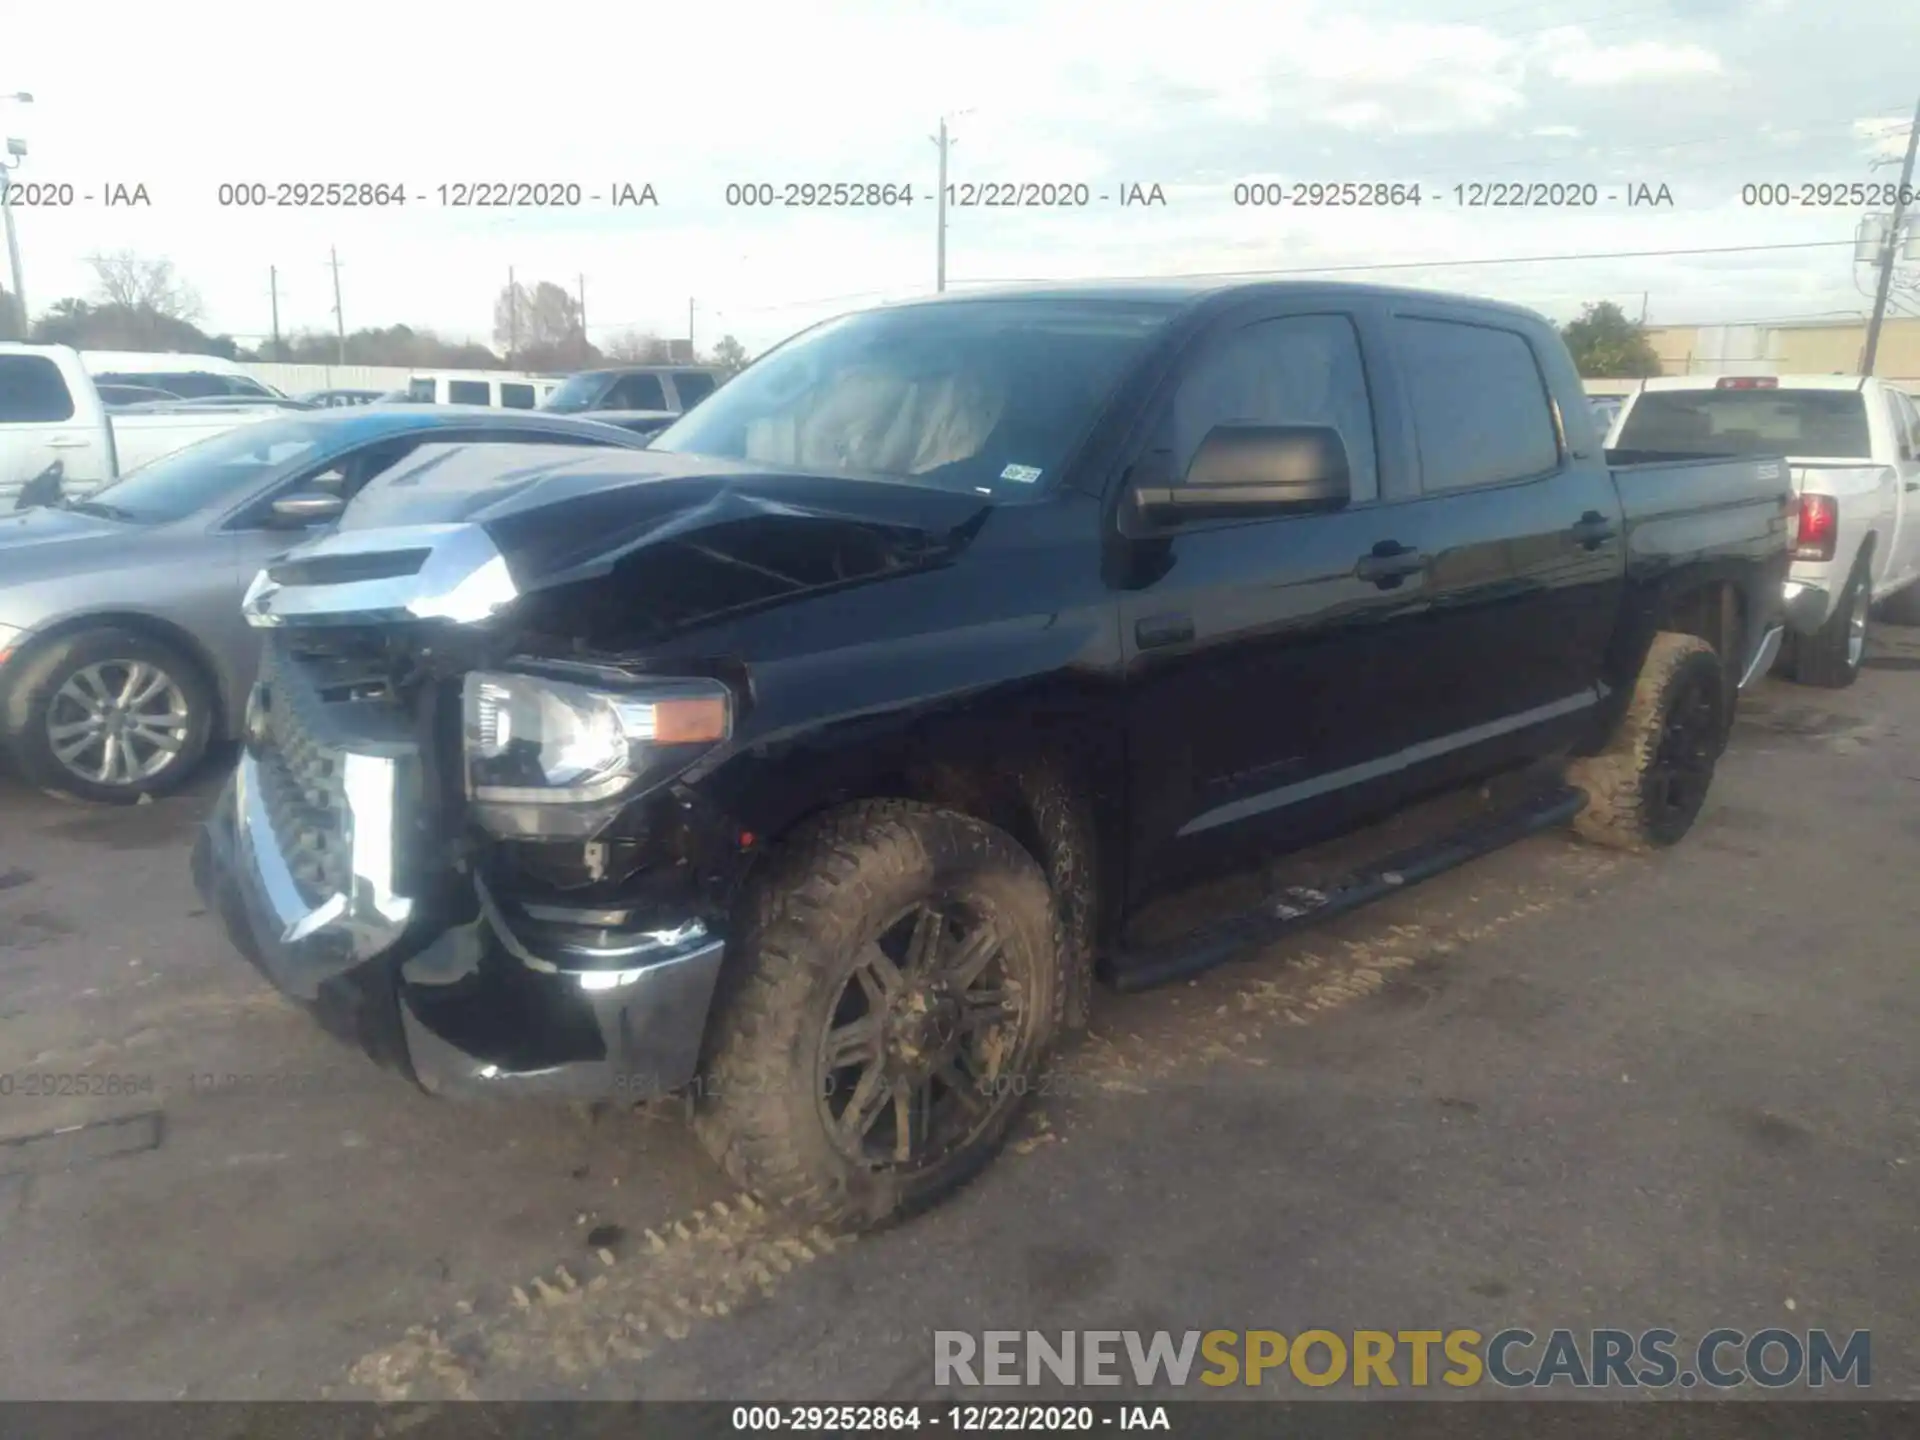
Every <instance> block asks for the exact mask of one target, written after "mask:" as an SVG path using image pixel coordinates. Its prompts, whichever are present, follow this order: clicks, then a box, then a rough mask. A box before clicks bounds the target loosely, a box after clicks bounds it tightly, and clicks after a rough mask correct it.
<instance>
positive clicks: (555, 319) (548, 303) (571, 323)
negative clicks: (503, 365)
mask: <svg viewBox="0 0 1920 1440" xmlns="http://www.w3.org/2000/svg"><path fill="white" fill-rule="evenodd" d="M580 319H581V317H580V302H579V301H578V300H577V299H575V298H574V297H573V296H572V295H571V294H569V293H568V292H567V291H566V290H565V289H564V288H562V287H561V286H559V285H556V284H554V283H553V282H552V281H551V280H542V281H540V282H539V283H538V284H536V285H534V286H533V288H532V289H528V288H527V287H526V286H525V285H521V284H518V283H515V284H513V285H502V286H501V287H500V293H499V294H498V295H496V296H495V297H494V301H493V338H494V342H495V343H496V344H498V345H501V346H503V347H506V348H507V349H508V350H510V351H511V354H510V355H509V357H508V358H509V359H514V360H519V359H521V358H522V357H523V356H524V355H526V354H537V355H541V356H553V355H567V354H569V353H571V354H572V355H574V356H575V357H578V356H579V355H580V354H582V353H584V351H585V349H586V331H585V329H584V328H583V327H582V325H581V323H580Z"/></svg>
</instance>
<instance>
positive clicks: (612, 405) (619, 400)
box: [599, 375, 668, 410]
mask: <svg viewBox="0 0 1920 1440" xmlns="http://www.w3.org/2000/svg"><path fill="white" fill-rule="evenodd" d="M599 408H600V409H603V410H665V409H667V408H668V407H667V391H666V387H665V386H663V385H662V384H661V383H660V377H659V376H658V375H622V376H621V377H620V378H619V379H618V380H616V381H614V382H613V387H612V388H611V389H610V390H608V391H607V395H606V399H605V400H603V401H602V402H601V403H600V406H599Z"/></svg>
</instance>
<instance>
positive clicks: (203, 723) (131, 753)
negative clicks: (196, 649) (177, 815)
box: [0, 629, 213, 805]
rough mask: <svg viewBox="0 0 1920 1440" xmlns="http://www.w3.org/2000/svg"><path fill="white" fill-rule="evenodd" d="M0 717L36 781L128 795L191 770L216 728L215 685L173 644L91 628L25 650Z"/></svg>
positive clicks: (155, 790) (112, 797)
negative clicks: (36, 649) (40, 647)
mask: <svg viewBox="0 0 1920 1440" xmlns="http://www.w3.org/2000/svg"><path fill="white" fill-rule="evenodd" d="M0 724H4V729H5V736H6V740H7V744H8V748H9V749H10V750H11V751H12V752H13V756H14V759H15V762H16V763H17V764H18V765H19V767H20V770H21V772H22V774H23V776H24V778H25V779H27V780H28V781H29V782H30V783H32V784H34V785H37V786H39V787H40V788H41V789H43V790H48V791H52V792H54V793H56V794H62V795H72V796H77V797H79V798H80V799H83V800H94V801H101V802H105V803H108V804H123V805H124V804H132V803H134V802H136V801H138V800H140V799H141V798H142V797H143V796H151V795H162V794H165V793H167V792H168V791H170V790H172V789H174V788H175V787H176V786H178V785H180V784H181V783H183V782H184V781H185V780H186V779H187V778H188V776H190V775H191V774H192V773H193V770H194V767H195V766H197V765H198V764H199V763H200V757H201V756H202V755H203V754H205V753H206V748H207V738H208V736H209V734H210V733H211V731H212V728H213V689H212V686H211V685H210V684H209V683H208V682H207V679H206V677H205V676H204V675H203V674H202V673H201V671H200V667H199V666H198V665H196V664H195V663H194V662H193V661H192V660H191V659H189V658H188V657H187V656H185V655H183V654H181V653H180V652H179V651H178V650H176V649H174V647H172V646H171V645H167V644H163V643H162V642H160V641H158V640H153V639H150V638H149V637H147V636H145V635H141V634H137V633H135V632H133V631H128V630H111V629H101V630H87V631H82V632H80V633H78V634H75V635H70V636H67V637H65V638H63V639H59V640H55V641H52V642H50V643H49V644H48V645H47V646H46V648H45V649H43V650H41V651H40V652H39V653H38V654H35V655H30V656H28V657H27V658H26V659H25V661H24V663H22V665H21V667H20V671H19V674H18V675H17V677H15V679H14V683H13V684H12V686H11V687H10V688H9V691H8V695H7V700H6V710H5V713H4V715H3V716H0Z"/></svg>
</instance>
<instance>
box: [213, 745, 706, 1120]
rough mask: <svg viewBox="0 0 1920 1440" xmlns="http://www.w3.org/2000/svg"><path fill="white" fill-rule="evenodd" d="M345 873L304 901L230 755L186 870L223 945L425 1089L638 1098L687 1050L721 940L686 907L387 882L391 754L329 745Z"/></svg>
mask: <svg viewBox="0 0 1920 1440" xmlns="http://www.w3.org/2000/svg"><path fill="white" fill-rule="evenodd" d="M343 762H344V763H343V768H344V772H345V788H346V794H347V798H348V804H349V814H350V820H349V825H350V833H349V836H348V841H347V844H348V849H349V856H350V860H349V864H348V867H347V870H348V874H349V876H350V881H349V883H348V884H347V885H345V886H344V887H342V888H341V889H340V890H338V891H336V892H335V893H334V894H333V895H332V896H331V897H329V898H327V899H325V900H323V901H322V902H321V903H319V904H317V905H316V904H310V903H308V900H307V898H306V896H304V895H302V893H301V891H300V889H299V887H298V886H297V885H296V884H295V882H294V878H293V871H292V866H291V865H290V863H289V860H288V857H287V856H286V855H285V854H284V853H283V852H282V850H281V847H280V843H279V841H278V840H277V839H276V838H275V834H274V830H273V826H272V823H271V817H270V816H269V814H268V812H267V807H266V803H265V799H264V797H263V795H262V790H261V785H260V768H259V762H258V761H257V760H256V758H255V756H254V755H253V754H251V753H248V754H245V755H243V756H242V758H241V760H240V763H239V766H238V767H237V769H236V772H235V774H234V777H233V779H232V780H231V781H230V782H229V783H228V786H227V788H226V790H225V791H224V792H223V794H222V795H221V797H220V800H219V802H218V803H217V805H216V806H215V808H214V812H213V814H212V816H211V817H210V818H209V819H208V820H207V821H206V822H205V823H204V824H203V825H202V827H201V830H200V833H199V835H198V837H197V838H196V841H195V844H194V850H193V875H194V883H195V886H196V888H197V889H198V890H199V892H200V894H201V897H202V899H203V900H204V901H205V903H206V905H207V908H208V909H209V910H211V911H212V912H213V913H215V914H217V915H218V916H219V917H220V920H221V923H222V924H223V925H224V927H225V929H226V931H227V934H228V936H229V938H230V939H231V940H232V942H233V944H234V946H235V948H236V949H238V950H239V951H240V952H241V953H242V954H243V955H245V956H246V957H247V959H248V960H249V961H251V962H252V963H253V965H254V966H255V967H256V968H257V969H259V970H260V971H261V973H262V974H264V975H265V976H266V977H267V978H268V979H269V980H271V981H272V982H273V984H274V985H275V986H276V987H277V988H278V989H279V990H280V991H281V992H282V993H284V994H286V995H287V996H289V997H290V998H292V999H294V1000H296V1001H298V1002H300V1003H301V1004H303V1005H304V1006H306V1007H308V1008H309V1009H310V1010H311V1011H313V1013H314V1015H315V1018H316V1019H317V1020H319V1022H320V1023H321V1024H322V1025H324V1026H325V1027H326V1028H327V1029H328V1030H329V1031H331V1032H332V1033H334V1034H336V1035H338V1036H340V1037H341V1038H343V1039H347V1040H349V1041H350V1042H352V1043H354V1044H356V1045H357V1046H358V1047H359V1048H361V1049H362V1050H364V1051H365V1052H366V1053H367V1054H369V1055H370V1056H372V1057H373V1058H374V1059H376V1060H379V1061H382V1062H384V1063H388V1064H392V1065H394V1066H396V1068H400V1069H402V1070H403V1071H405V1072H406V1073H407V1074H409V1075H411V1076H412V1078H413V1079H414V1080H415V1081H417V1082H418V1083H419V1084H420V1085H421V1086H422V1087H423V1088H424V1089H426V1090H429V1091H431V1092H434V1093H436V1094H445V1095H461V1096H500V1095H508V1094H527V1095H542V1096H557V1097H565V1098H569V1099H603V1098H616V1097H626V1098H636V1099H637V1098H643V1097H645V1096H648V1095H657V1094H663V1093H666V1092H668V1091H671V1090H675V1089H678V1088H680V1087H681V1086H683V1085H685V1084H686V1083H687V1082H688V1081H689V1080H690V1079H691V1078H692V1077H693V1075H694V1072H695V1069H696V1067H697V1065H698V1063H699V1057H700V1046H701V1040H702V1036H703V1034H704V1032H705V1028H706V1017H707V1011H708V1009H709V1007H710V1006H711V1004H712V1000H713V993H714V986H715V983H716V981H717V979H718V976H719V971H720V964H721V960H722V957H723V955H724V953H725V944H724V941H723V940H722V939H721V938H720V937H718V936H716V935H714V934H712V933H710V932H709V930H708V929H707V928H706V926H705V925H704V924H702V923H701V922H699V921H697V920H691V921H688V922H686V923H683V924H678V925H672V926H666V927H662V926H661V925H660V924H659V922H658V920H657V917H656V918H655V919H653V920H651V921H649V923H648V924H647V926H646V928H644V929H639V928H622V927H621V923H620V921H621V919H622V917H618V916H607V915H595V914H593V913H592V912H569V911H566V910H561V909H548V910H545V911H540V910H536V909H534V908H532V907H526V908H525V909H524V910H511V909H510V907H508V906H505V905H502V904H501V903H500V902H499V901H497V900H496V899H495V897H493V896H492V895H491V894H489V893H488V891H487V890H486V887H485V885H484V883H483V882H482V881H480V880H479V879H478V878H477V877H476V876H470V877H468V878H466V879H463V880H461V881H459V885H460V886H464V887H470V889H471V893H470V897H469V898H470V899H471V900H472V901H473V904H472V906H471V907H470V908H471V911H472V913H471V915H470V916H469V917H468V918H464V919H462V918H461V917H460V914H459V909H458V908H457V907H455V906H453V905H450V904H446V903H445V902H444V901H436V902H435V903H433V904H431V905H422V904H421V903H420V902H419V901H418V900H417V899H416V898H415V897H409V896H404V895H401V894H398V893H396V881H395V875H396V871H395V867H394V863H393V861H394V856H393V848H394V841H393V837H394V835H395V834H396V829H395V826H394V823H393V822H394V815H393V809H394V798H395V796H396V795H397V794H400V793H403V792H402V788H401V787H403V786H404V785H405V783H406V777H405V775H404V763H403V762H402V761H398V760H395V759H392V758H386V757H380V756H372V755H357V754H354V753H352V752H348V753H347V754H346V755H345V756H343Z"/></svg>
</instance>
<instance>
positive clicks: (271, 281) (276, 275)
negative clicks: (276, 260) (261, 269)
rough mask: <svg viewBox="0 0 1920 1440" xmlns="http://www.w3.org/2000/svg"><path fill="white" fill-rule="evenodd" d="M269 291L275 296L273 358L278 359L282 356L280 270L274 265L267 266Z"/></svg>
mask: <svg viewBox="0 0 1920 1440" xmlns="http://www.w3.org/2000/svg"><path fill="white" fill-rule="evenodd" d="M267 293H268V294H270V295H272V296H273V358H274V359H275V360H278V359H280V358H282V357H281V354H280V271H279V269H278V267H276V266H273V265H269V266H268V267H267Z"/></svg>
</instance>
